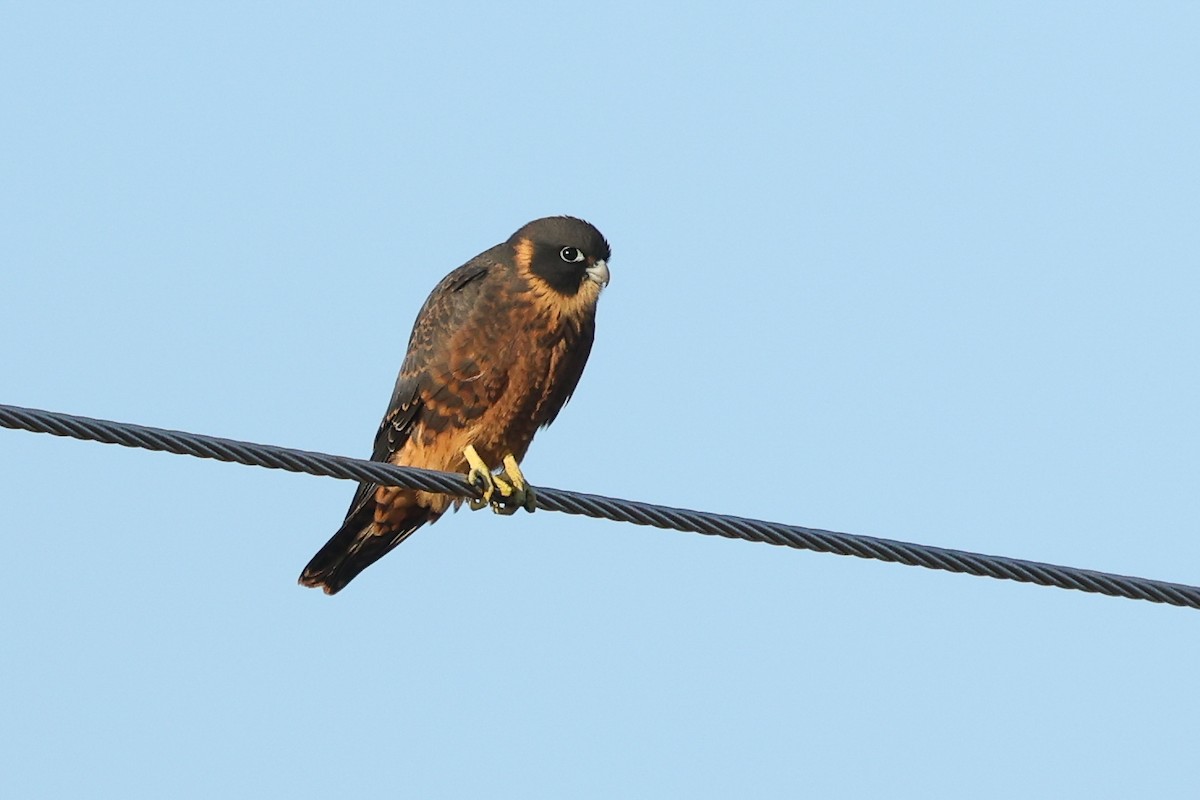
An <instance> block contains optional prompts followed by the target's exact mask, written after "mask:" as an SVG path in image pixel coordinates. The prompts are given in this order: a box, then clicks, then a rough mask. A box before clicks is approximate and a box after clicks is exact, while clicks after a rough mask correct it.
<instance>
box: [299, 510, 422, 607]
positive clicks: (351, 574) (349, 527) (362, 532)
mask: <svg viewBox="0 0 1200 800" xmlns="http://www.w3.org/2000/svg"><path fill="white" fill-rule="evenodd" d="M374 509H375V504H374V503H367V504H365V507H363V508H360V509H358V510H357V511H356V512H355V513H353V514H351V515H350V516H349V517H347V518H346V521H345V522H344V523H342V527H341V528H339V529H338V532H337V533H335V534H334V535H333V538H332V539H330V540H329V541H328V542H326V543H325V546H324V547H322V548H321V549H320V550H319V551H318V552H317V554H316V555H315V556H313V557H312V561H309V562H308V566H307V567H305V568H304V571H303V572H301V573H300V585H301V586H312V587H314V588H315V587H318V586H319V587H321V588H322V589H324V590H325V594H337V593H338V592H339V591H341V590H342V589H343V588H344V587H345V586H346V584H348V583H349V582H350V581H352V580H354V578H355V576H356V575H358V573H360V572H362V571H363V570H364V569H366V568H367V567H369V566H371V565H372V564H374V563H375V562H376V561H378V560H379V559H381V558H383V557H384V556H385V555H387V553H388V552H389V551H390V550H391V549H392V548H393V547H395V546H396V545H398V544H400V543H401V542H403V541H404V540H405V539H407V538H408V537H409V536H410V535H411V534H412V532H413V531H415V530H416V529H417V528H419V527H421V526H422V525H424V524H425V523H426V522H429V521H431V519H436V517H434V514H433V511H432V510H431V509H428V508H423V507H420V506H413V507H412V508H410V509H409V511H408V513H407V514H406V515H405V517H404V519H403V520H402V521H401V522H400V524H399V525H395V524H389V525H388V532H387V533H379V532H378V531H379V529H378V528H377V527H376V525H375V521H374ZM389 523H390V521H389Z"/></svg>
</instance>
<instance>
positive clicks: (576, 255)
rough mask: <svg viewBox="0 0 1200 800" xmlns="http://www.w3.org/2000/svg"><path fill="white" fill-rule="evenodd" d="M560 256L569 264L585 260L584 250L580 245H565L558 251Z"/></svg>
mask: <svg viewBox="0 0 1200 800" xmlns="http://www.w3.org/2000/svg"><path fill="white" fill-rule="evenodd" d="M558 257H559V258H561V259H562V260H563V261H566V262H567V263H568V264H577V263H578V262H580V261H583V251H582V250H580V249H579V248H578V247H564V248H563V249H562V250H559V251H558Z"/></svg>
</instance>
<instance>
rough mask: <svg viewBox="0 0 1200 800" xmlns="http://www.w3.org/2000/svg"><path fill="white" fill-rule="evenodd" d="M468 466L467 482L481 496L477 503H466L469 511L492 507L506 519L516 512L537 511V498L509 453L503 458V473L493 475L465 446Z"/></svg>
mask: <svg viewBox="0 0 1200 800" xmlns="http://www.w3.org/2000/svg"><path fill="white" fill-rule="evenodd" d="M463 455H464V456H465V457H466V459H467V465H468V466H469V467H470V468H471V469H470V471H469V472H468V473H467V480H468V481H470V482H471V483H472V484H473V485H474V486H476V487H477V488H478V489H479V490H480V491H481V492H482V493H483V494H482V496H481V497H480V498H479V499H477V500H469V501H467V502H468V504H469V505H470V506H471V510H472V511H478V510H479V509H481V508H483V507H484V506H489V505H490V506H491V507H492V511H494V512H496V513H497V514H504V515H506V516H507V515H509V514H513V513H516V510H517V509H518V508H524V509H525V510H526V511H533V510H534V509H535V508H537V497H536V495H535V494H534V491H533V487H532V486H530V485H529V484H528V483H527V482H526V481H525V476H524V475H523V474H521V468H520V467H519V466H517V460H516V459H515V458H513V455H512V454H511V453H509V454H508V455H506V456H505V457H504V472H503V473H501V474H500V475H494V474H492V470H491V468H490V467H488V465H487V464H486V463H485V462H484V460H483V459H482V458H480V457H479V453H478V452H477V451H476V450H475V447H474V446H473V445H467V446H466V448H465V449H464V450H463Z"/></svg>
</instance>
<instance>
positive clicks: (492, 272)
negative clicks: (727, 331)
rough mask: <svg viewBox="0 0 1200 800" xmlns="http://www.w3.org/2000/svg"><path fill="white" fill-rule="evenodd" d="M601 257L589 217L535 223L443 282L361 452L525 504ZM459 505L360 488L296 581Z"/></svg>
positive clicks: (586, 339) (607, 254)
mask: <svg viewBox="0 0 1200 800" xmlns="http://www.w3.org/2000/svg"><path fill="white" fill-rule="evenodd" d="M610 258H611V250H610V248H609V244H608V241H607V240H606V239H605V238H604V236H603V235H602V234H601V233H600V231H598V230H597V229H596V228H595V227H594V226H593V225H592V224H591V223H589V222H585V221H584V220H582V219H579V218H577V217H570V216H556V217H544V218H542V219H536V220H533V221H532V222H529V223H527V224H526V225H524V226H522V227H521V228H519V229H518V230H517V231H516V232H515V233H514V234H513V235H512V236H510V237H509V238H508V239H507V240H506V241H504V242H503V243H501V244H498V245H496V246H495V247H492V248H490V249H488V250H485V251H484V252H482V253H480V254H479V255H477V256H475V257H474V258H472V259H471V260H470V261H468V262H467V263H465V264H463V265H462V266H461V267H459V268H458V269H456V270H454V271H453V272H451V273H450V274H449V275H447V276H446V277H445V278H443V279H442V280H441V282H440V283H438V284H437V286H436V287H435V288H434V289H433V292H432V293H431V294H430V295H429V298H428V299H427V300H426V301H425V304H424V305H423V306H422V307H421V310H420V312H419V313H418V314H417V319H416V322H415V323H414V324H413V329H412V335H411V336H410V338H409V342H408V351H407V353H406V355H405V357H404V361H403V363H402V365H401V367H400V374H399V375H398V376H397V378H396V385H395V389H394V390H393V392H392V397H391V400H390V401H389V402H388V407H387V412H386V413H385V414H384V417H383V421H382V422H381V423H380V425H379V430H378V432H377V433H376V435H375V444H374V450H373V452H372V455H371V460H373V461H383V462H387V463H389V464H397V465H402V466H410V467H423V468H425V469H433V470H442V471H447V472H461V473H464V474H466V475H467V476H468V480H469V481H470V482H471V483H473V484H474V485H476V486H477V487H478V488H479V489H480V491H481V493H482V497H481V498H480V499H479V500H477V501H472V502H471V503H470V505H471V507H472V508H473V509H479V508H483V507H488V506H490V507H491V508H492V510H493V511H496V512H497V513H501V514H511V513H513V512H515V511H517V510H518V509H520V508H525V509H526V510H528V511H533V510H534V508H535V507H536V502H537V501H536V493H535V492H534V490H533V488H532V487H531V486H530V485H529V484H528V482H527V481H526V480H525V477H524V475H523V474H522V473H521V470H520V462H521V459H522V458H524V456H525V453H526V451H527V450H528V448H529V445H530V442H532V441H533V437H534V434H535V433H536V432H537V431H538V430H540V429H541V428H543V427H545V426H547V425H549V424H550V423H552V422H553V421H554V420H555V418H556V417H557V416H558V413H559V411H560V410H561V409H562V407H563V406H564V405H565V404H566V402H567V401H568V400H569V399H570V397H571V395H572V394H573V393H574V392H575V388H576V386H577V385H578V383H579V378H580V376H581V375H582V374H583V368H584V365H585V364H586V363H587V360H588V355H589V354H590V353H591V349H592V341H593V338H594V335H595V326H596V305H597V301H598V300H599V298H600V293H601V291H602V290H603V289H604V288H605V287H606V286H607V285H608V282H609V277H610V273H609V267H608V262H609V259H610ZM500 467H502V471H500V472H499V473H498V474H497V473H496V472H495V471H494V470H495V469H496V468H500ZM461 503H462V499H461V498H459V499H452V498H451V497H449V496H447V495H444V494H439V493H436V492H426V491H421V490H416V489H406V488H400V487H395V486H379V485H378V484H375V483H372V482H369V481H364V482H362V483H360V484H359V486H358V490H357V491H356V492H355V494H354V498H353V499H352V500H351V502H350V508H349V510H348V511H347V512H346V517H345V520H344V521H343V522H342V525H341V527H340V528H338V530H337V532H336V533H335V534H333V536H332V538H330V539H329V541H328V542H327V543H326V544H325V546H324V547H322V548H321V549H320V550H319V551H318V552H317V554H316V555H315V556H313V558H312V560H311V561H309V563H308V565H307V566H306V567H305V568H304V571H303V572H302V573H301V574H300V584H301V585H302V586H309V587H314V588H318V587H319V588H321V589H323V590H324V591H325V593H326V594H330V595H332V594H336V593H337V592H339V591H341V590H342V589H343V588H345V586H346V585H347V584H348V583H350V581H352V580H353V579H354V578H355V577H356V576H357V575H358V574H359V573H361V572H362V571H363V570H364V569H366V568H367V567H369V566H370V565H371V564H373V563H375V562H376V561H378V560H379V559H380V558H382V557H383V556H384V555H386V554H387V553H388V552H390V551H391V550H392V549H393V548H395V547H396V546H397V545H399V544H400V543H401V542H403V541H404V540H405V539H407V538H408V537H409V536H411V535H412V534H413V532H414V531H416V530H417V529H418V528H420V527H421V526H422V525H425V524H427V523H433V522H436V521H437V519H438V518H439V517H441V516H442V514H444V513H445V512H446V510H447V509H448V508H449V507H450V506H451V505H452V504H453V506H454V508H455V509H456V510H457V508H458V507H459V505H460V504H461Z"/></svg>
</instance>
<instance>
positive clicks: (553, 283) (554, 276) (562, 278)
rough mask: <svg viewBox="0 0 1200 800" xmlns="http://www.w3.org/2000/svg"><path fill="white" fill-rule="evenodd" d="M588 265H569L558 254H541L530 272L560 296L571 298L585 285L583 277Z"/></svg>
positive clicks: (535, 259) (531, 266)
mask: <svg viewBox="0 0 1200 800" xmlns="http://www.w3.org/2000/svg"><path fill="white" fill-rule="evenodd" d="M586 267H587V265H586V264H584V263H583V262H580V263H578V264H568V263H567V262H565V261H563V260H562V259H561V258H559V257H558V253H557V252H555V253H541V252H539V253H538V254H537V255H536V256H535V257H534V259H533V263H532V264H530V272H532V273H533V274H534V275H536V276H538V277H539V278H541V279H542V280H544V281H545V282H546V285H547V286H549V287H550V288H551V289H553V290H554V291H556V292H558V293H559V294H562V295H566V296H567V297H571V296H572V295H574V294H575V293H576V292H578V291H579V287H580V286H581V285H583V275H584V271H585V269H586Z"/></svg>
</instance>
